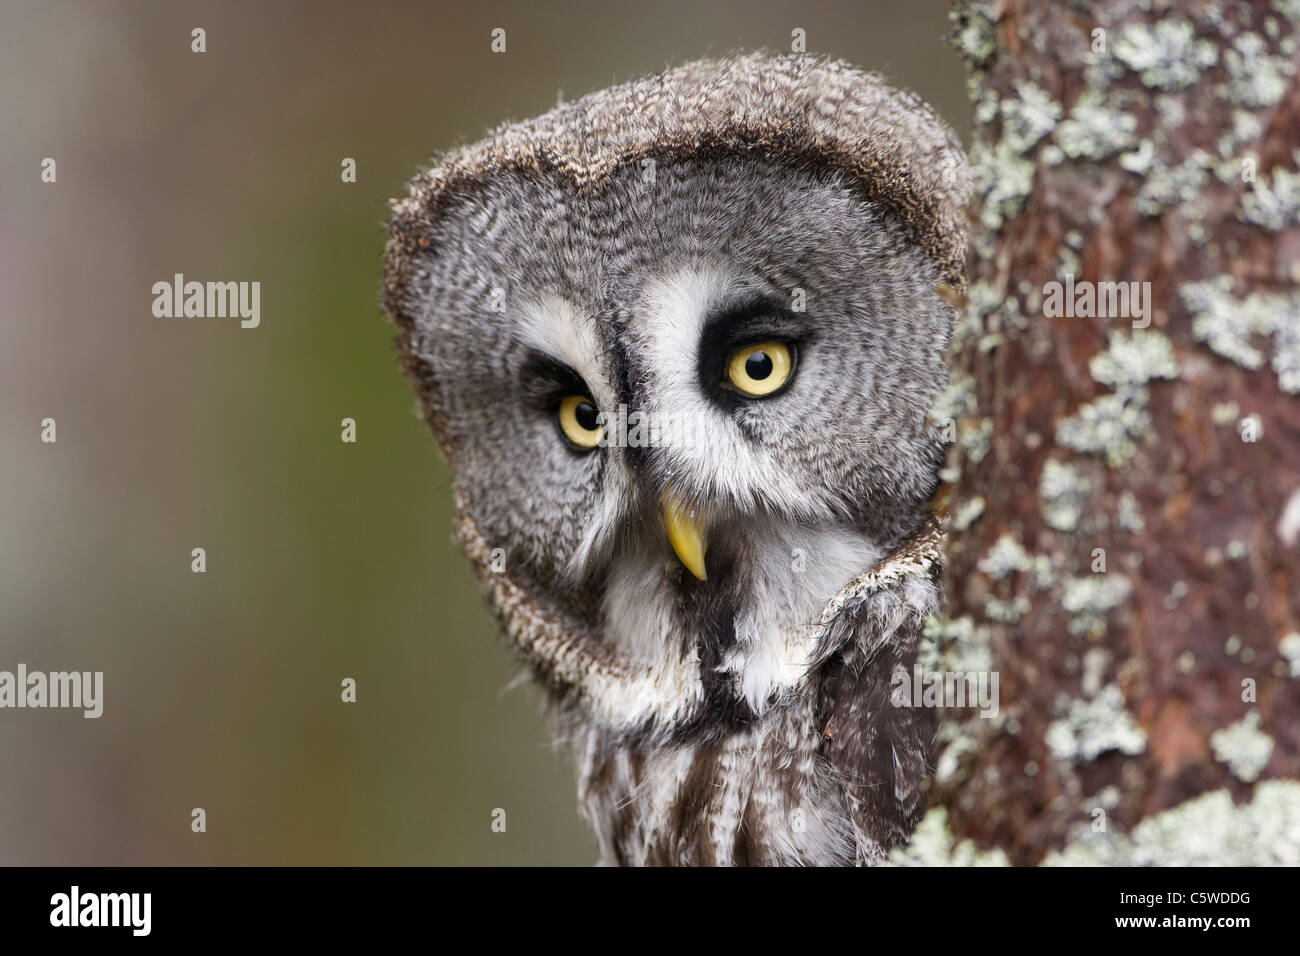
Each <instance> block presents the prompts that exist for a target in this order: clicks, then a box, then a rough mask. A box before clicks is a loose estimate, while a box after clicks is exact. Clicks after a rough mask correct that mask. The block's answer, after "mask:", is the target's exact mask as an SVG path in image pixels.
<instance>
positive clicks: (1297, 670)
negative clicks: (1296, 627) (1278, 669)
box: [1277, 631, 1300, 677]
mask: <svg viewBox="0 0 1300 956" xmlns="http://www.w3.org/2000/svg"><path fill="white" fill-rule="evenodd" d="M1277 649H1278V651H1279V652H1281V654H1282V656H1283V657H1284V658H1285V659H1286V662H1287V663H1288V664H1289V665H1290V666H1291V676H1292V677H1300V632H1298V631H1292V632H1291V633H1290V634H1288V635H1287V636H1286V637H1284V638H1282V642H1281V643H1280V644H1278V646H1277Z"/></svg>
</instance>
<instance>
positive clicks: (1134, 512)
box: [1115, 491, 1147, 534]
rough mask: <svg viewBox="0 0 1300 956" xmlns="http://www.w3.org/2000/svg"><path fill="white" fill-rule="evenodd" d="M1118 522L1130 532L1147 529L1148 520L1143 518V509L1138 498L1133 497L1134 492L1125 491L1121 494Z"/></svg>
mask: <svg viewBox="0 0 1300 956" xmlns="http://www.w3.org/2000/svg"><path fill="white" fill-rule="evenodd" d="M1115 520H1116V522H1117V523H1118V524H1119V526H1120V528H1121V529H1122V530H1124V531H1127V532H1129V533H1130V534H1141V533H1142V532H1143V531H1145V530H1146V526H1147V524H1146V522H1145V521H1144V520H1143V519H1142V509H1141V508H1140V507H1139V506H1138V502H1137V499H1136V498H1134V497H1133V492H1131V491H1125V492H1122V493H1121V494H1120V496H1119V514H1118V515H1116V516H1115Z"/></svg>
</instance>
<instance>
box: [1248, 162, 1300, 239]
mask: <svg viewBox="0 0 1300 956" xmlns="http://www.w3.org/2000/svg"><path fill="white" fill-rule="evenodd" d="M1292 157H1293V159H1294V160H1295V164H1296V167H1297V168H1298V169H1300V150H1296V151H1295V152H1294V153H1293V154H1292ZM1237 217H1238V218H1239V219H1241V220H1242V221H1243V222H1249V223H1253V224H1254V225H1256V226H1262V227H1263V228H1265V229H1270V230H1272V231H1273V232H1281V231H1282V230H1283V229H1286V228H1289V227H1291V226H1300V172H1292V171H1291V170H1289V169H1284V168H1282V167H1281V166H1278V167H1277V168H1275V169H1274V170H1273V172H1272V175H1271V176H1269V177H1261V178H1259V179H1256V180H1255V183H1254V189H1253V190H1252V191H1251V192H1249V193H1247V194H1246V195H1245V196H1243V197H1242V199H1241V209H1240V210H1238V212H1237Z"/></svg>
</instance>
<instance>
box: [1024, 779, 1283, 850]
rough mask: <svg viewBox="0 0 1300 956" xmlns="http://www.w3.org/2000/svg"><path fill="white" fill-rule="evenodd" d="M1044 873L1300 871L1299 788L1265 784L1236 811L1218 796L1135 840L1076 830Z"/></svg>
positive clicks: (1144, 825) (1169, 813)
mask: <svg viewBox="0 0 1300 956" xmlns="http://www.w3.org/2000/svg"><path fill="white" fill-rule="evenodd" d="M1043 865H1044V866H1297V865H1300V783H1298V782H1296V781H1294V780H1267V781H1265V782H1263V783H1260V784H1258V785H1256V787H1255V793H1254V795H1253V798H1252V799H1251V801H1250V802H1249V803H1246V804H1243V805H1241V806H1237V805H1236V804H1234V803H1233V800H1232V796H1231V794H1229V793H1228V791H1227V790H1215V791H1213V792H1211V793H1205V794H1202V795H1200V796H1198V797H1194V798H1193V799H1191V800H1188V801H1187V802H1186V803H1182V804H1179V805H1178V806H1176V807H1173V808H1171V809H1169V810H1165V811H1164V812H1162V813H1158V814H1155V815H1154V816H1150V817H1147V818H1146V819H1145V820H1143V821H1142V822H1141V823H1139V824H1138V825H1137V826H1136V827H1134V828H1133V832H1132V833H1131V834H1128V835H1125V834H1122V833H1117V832H1114V831H1108V832H1104V833H1097V832H1095V831H1094V830H1093V829H1092V827H1091V826H1088V825H1084V826H1081V827H1079V828H1078V829H1077V830H1076V831H1075V832H1074V834H1073V835H1072V839H1071V842H1070V843H1069V844H1068V845H1067V846H1066V847H1065V848H1064V849H1062V850H1061V851H1059V852H1057V853H1053V854H1051V855H1049V856H1048V857H1047V859H1045V860H1044V861H1043Z"/></svg>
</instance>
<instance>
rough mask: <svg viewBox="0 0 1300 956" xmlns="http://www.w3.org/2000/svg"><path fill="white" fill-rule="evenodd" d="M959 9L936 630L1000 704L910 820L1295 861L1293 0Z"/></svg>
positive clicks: (971, 727)
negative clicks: (960, 129)
mask: <svg viewBox="0 0 1300 956" xmlns="http://www.w3.org/2000/svg"><path fill="white" fill-rule="evenodd" d="M1144 8H1151V10H1144ZM953 18H954V41H955V44H956V46H957V47H958V49H959V50H960V51H961V53H962V55H963V56H964V57H965V59H966V60H967V63H968V65H969V67H970V71H971V81H970V82H971V94H972V99H973V104H974V111H975V117H974V119H975V121H974V136H973V146H972V149H971V160H972V166H973V170H974V175H975V182H976V190H975V197H974V200H975V201H974V204H973V207H972V217H973V226H972V234H973V240H972V252H971V259H970V285H969V290H968V301H967V306H966V309H965V312H964V318H963V320H962V322H961V323H960V325H959V328H958V330H957V334H956V337H955V342H954V348H953V367H954V372H953V384H952V386H951V387H950V389H949V392H948V394H947V395H946V396H945V400H944V402H943V403H942V404H943V408H941V409H937V410H936V413H935V414H936V418H937V419H938V420H941V421H942V420H945V419H946V420H949V421H952V422H953V424H954V425H955V438H956V440H955V442H954V445H953V448H952V455H951V458H950V461H949V471H948V474H947V475H946V477H948V478H949V480H952V481H954V482H955V487H954V490H953V494H952V500H951V519H950V520H951V531H950V543H949V549H948V565H947V571H946V584H947V589H948V602H949V606H948V612H947V619H946V620H944V621H941V622H938V623H937V624H936V626H935V628H934V632H935V639H936V645H937V649H938V652H939V653H940V654H941V655H942V661H943V663H942V665H937V666H942V667H943V668H945V669H947V670H965V671H967V672H972V671H975V670H980V669H990V670H991V672H992V673H993V674H996V675H997V678H998V689H999V695H998V697H999V700H1000V707H999V713H998V715H997V716H996V717H989V716H984V717H981V716H979V715H978V714H977V713H976V712H974V711H973V710H969V709H968V710H962V711H949V712H948V713H947V715H946V716H947V717H949V718H950V719H949V720H948V721H947V723H946V725H945V728H944V730H943V731H942V733H941V737H940V740H939V742H938V747H937V753H938V774H937V778H936V781H935V785H934V787H933V789H932V794H931V806H932V807H937V808H939V809H938V810H932V811H931V812H932V813H933V814H937V816H936V817H931V818H928V820H927V823H928V824H929V826H928V827H927V824H923V830H926V831H927V832H933V831H934V830H935V828H936V827H938V828H940V829H942V826H943V824H945V823H946V826H947V833H946V835H945V837H944V839H946V840H947V841H948V842H949V846H950V847H951V845H952V843H953V841H961V840H965V839H970V840H972V841H973V844H974V847H976V848H981V849H989V848H994V849H997V850H1000V851H1002V853H1004V854H1005V857H1006V859H1007V860H1009V861H1010V862H1012V863H1017V864H1029V863H1040V862H1043V861H1045V860H1050V861H1057V862H1061V861H1064V862H1112V863H1118V862H1140V863H1172V862H1197V861H1200V862H1275V861H1280V860H1288V859H1289V860H1290V861H1292V862H1295V861H1300V784H1298V783H1295V782H1294V781H1295V779H1296V778H1297V777H1300V543H1298V539H1300V212H1298V210H1300V173H1297V169H1298V168H1300V82H1298V81H1297V76H1298V75H1300V70H1298V69H1297V66H1298V65H1300V51H1298V49H1297V48H1298V46H1300V0H1274V2H1263V0H1254V2H1233V0H1224V2H1221V3H1218V4H1215V3H1210V2H1196V0H1190V2H1183V3H1176V4H1161V3H1145V4H1140V3H1136V2H1131V0H1103V2H1097V3H1086V2H1082V3H1069V2H1063V0H988V2H974V3H968V4H962V5H960V6H959V7H958V8H957V9H956V10H955V11H954V14H953ZM1098 31H1101V32H1098ZM1052 283H1060V284H1061V286H1060V289H1059V290H1058V289H1056V287H1054V286H1052V285H1051V284H1052ZM1103 283H1125V289H1127V290H1128V291H1129V293H1130V299H1129V301H1128V303H1127V306H1125V303H1124V302H1123V299H1122V295H1121V294H1120V292H1119V290H1118V289H1117V288H1115V287H1108V286H1105V285H1103ZM1129 283H1137V284H1138V285H1136V286H1129V285H1128V284H1129ZM1143 284H1146V285H1143ZM1089 288H1091V289H1092V294H1093V295H1094V298H1093V301H1092V304H1091V310H1092V312H1091V314H1089V303H1088V300H1087V296H1088V294H1089V293H1088V292H1087V290H1088V289H1089ZM1144 290H1145V291H1147V292H1149V298H1148V299H1146V300H1145V308H1144V306H1143V302H1144V300H1143V298H1142V295H1143V292H1144ZM1058 292H1059V294H1057V293H1058ZM1071 292H1073V295H1071ZM1058 309H1059V310H1060V311H1063V312H1064V313H1065V314H1062V315H1056V314H1055V313H1056V312H1057V311H1058ZM1071 312H1072V313H1073V314H1070V313H1071ZM1098 313H1101V314H1098ZM1115 313H1119V314H1115ZM1148 324H1149V326H1148ZM1144 326H1148V327H1144ZM1266 781H1291V782H1287V783H1267V782H1266ZM1229 797H1230V798H1231V800H1229V799H1228V798H1229ZM1197 798H1201V799H1199V800H1198V799H1197ZM1189 801H1190V802H1189ZM1171 810H1172V812H1166V811H1171ZM1143 821H1146V825H1145V826H1143V825H1142V824H1143ZM1269 821H1276V822H1275V823H1270V822H1269ZM1270 826H1276V827H1277V828H1280V831H1279V832H1271V831H1269V830H1268V828H1269V827H1270ZM1288 827H1289V831H1288V829H1287V828H1288ZM912 852H914V853H915V852H919V851H912ZM1198 854H1199V855H1198ZM1220 856H1221V858H1220Z"/></svg>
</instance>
